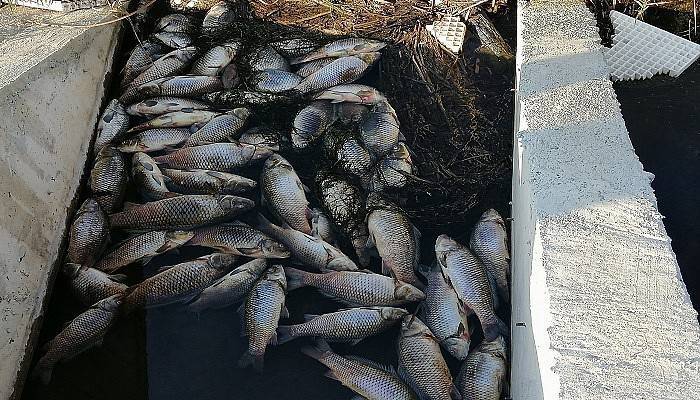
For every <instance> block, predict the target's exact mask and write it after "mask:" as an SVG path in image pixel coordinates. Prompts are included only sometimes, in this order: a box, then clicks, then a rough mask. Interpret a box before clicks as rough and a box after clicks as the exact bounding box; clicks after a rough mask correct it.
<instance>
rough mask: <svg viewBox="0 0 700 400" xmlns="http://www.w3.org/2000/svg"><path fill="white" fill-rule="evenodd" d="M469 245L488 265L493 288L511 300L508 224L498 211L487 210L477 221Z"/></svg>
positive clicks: (502, 296)
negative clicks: (509, 288)
mask: <svg viewBox="0 0 700 400" xmlns="http://www.w3.org/2000/svg"><path fill="white" fill-rule="evenodd" d="M469 247H471V249H472V251H474V253H475V254H476V255H477V257H479V259H480V260H481V262H483V263H484V266H486V272H488V274H489V281H490V282H491V287H492V290H493V292H494V294H495V293H498V295H499V296H500V297H501V299H503V301H504V302H506V303H509V302H510V291H509V290H508V281H509V280H510V253H509V252H508V234H507V233H506V224H505V222H503V218H502V217H501V215H500V214H498V211H496V210H494V209H488V210H486V211H485V212H484V213H483V214H482V215H481V218H479V222H477V223H476V226H475V227H474V230H473V231H472V234H471V237H470V239H469Z"/></svg>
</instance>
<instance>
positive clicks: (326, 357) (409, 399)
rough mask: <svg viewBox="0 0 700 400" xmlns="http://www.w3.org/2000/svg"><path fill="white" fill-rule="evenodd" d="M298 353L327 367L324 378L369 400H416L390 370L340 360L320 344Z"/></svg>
mask: <svg viewBox="0 0 700 400" xmlns="http://www.w3.org/2000/svg"><path fill="white" fill-rule="evenodd" d="M301 352H302V353H304V354H306V355H307V356H309V357H311V358H313V359H315V360H317V361H318V362H320V363H322V364H323V365H325V366H326V367H328V369H329V370H328V372H326V373H325V376H327V377H329V378H331V379H335V380H337V381H339V382H340V383H342V384H343V386H345V387H347V388H349V389H350V390H352V391H354V392H355V393H358V394H359V396H360V397H362V398H363V399H368V400H397V399H401V400H418V397H417V396H416V394H415V393H414V392H413V390H412V389H411V388H410V387H409V386H408V385H406V384H405V383H404V382H403V381H402V380H401V379H400V378H399V377H398V375H397V374H396V371H394V369H393V368H392V367H386V366H383V365H381V364H378V363H376V362H374V361H370V360H367V359H363V358H360V357H357V356H346V357H342V356H340V355H338V354H336V353H334V352H333V351H332V350H331V348H330V347H329V346H328V344H327V343H326V342H324V341H323V340H319V341H318V342H317V344H316V346H304V347H302V348H301Z"/></svg>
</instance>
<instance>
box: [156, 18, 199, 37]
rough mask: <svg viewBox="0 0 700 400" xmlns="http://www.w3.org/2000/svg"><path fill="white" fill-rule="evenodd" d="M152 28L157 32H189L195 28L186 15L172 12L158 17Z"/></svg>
mask: <svg viewBox="0 0 700 400" xmlns="http://www.w3.org/2000/svg"><path fill="white" fill-rule="evenodd" d="M153 30H154V31H157V32H183V33H190V32H193V31H194V30H195V24H194V22H193V21H192V19H191V18H190V17H188V16H187V15H184V14H177V13H173V14H168V15H166V16H164V17H162V18H160V19H159V20H158V21H157V22H156V24H155V26H154V28H153Z"/></svg>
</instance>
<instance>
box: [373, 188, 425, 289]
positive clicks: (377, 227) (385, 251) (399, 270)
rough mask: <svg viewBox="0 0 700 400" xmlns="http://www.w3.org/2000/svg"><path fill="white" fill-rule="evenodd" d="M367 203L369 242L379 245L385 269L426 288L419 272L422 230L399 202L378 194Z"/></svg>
mask: <svg viewBox="0 0 700 400" xmlns="http://www.w3.org/2000/svg"><path fill="white" fill-rule="evenodd" d="M367 203H368V204H367V207H368V212H367V229H368V230H369V237H370V241H369V242H368V243H369V244H370V245H374V246H375V247H376V248H377V251H378V252H379V256H380V257H381V258H382V273H384V274H389V273H391V274H392V275H393V276H395V277H396V278H397V279H398V280H400V281H403V282H407V283H410V284H412V285H414V286H417V287H419V288H422V287H423V283H422V282H421V281H420V280H418V277H417V276H416V274H415V269H416V267H417V265H418V261H419V257H420V252H419V251H418V241H419V238H420V234H419V233H418V230H417V229H416V228H415V227H414V226H413V225H412V224H411V221H410V220H409V219H408V216H407V215H406V214H405V213H404V212H403V211H402V210H401V209H400V208H398V207H397V206H396V205H395V204H393V203H391V202H389V201H387V200H382V199H381V198H379V197H378V196H376V195H370V197H369V198H368V199H367Z"/></svg>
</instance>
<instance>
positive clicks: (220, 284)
mask: <svg viewBox="0 0 700 400" xmlns="http://www.w3.org/2000/svg"><path fill="white" fill-rule="evenodd" d="M265 269H267V260H265V259H264V258H261V259H255V260H252V261H249V262H247V263H245V264H243V265H241V266H239V267H237V268H236V269H234V270H233V271H231V272H229V273H228V274H226V275H224V276H223V277H222V278H219V280H217V281H216V282H214V283H213V284H212V285H211V286H209V287H208V288H206V289H204V290H203V291H202V293H200V294H199V296H198V297H197V298H196V299H195V300H194V301H193V302H192V303H190V305H189V306H188V309H189V310H190V311H192V312H196V313H200V312H202V311H204V310H206V309H210V308H222V307H227V306H230V305H231V304H234V303H237V302H238V301H240V300H241V299H243V298H244V297H245V296H246V295H247V294H248V292H249V291H250V289H251V288H252V287H253V285H254V284H255V282H256V281H257V280H258V278H260V275H262V273H263V272H265Z"/></svg>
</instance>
